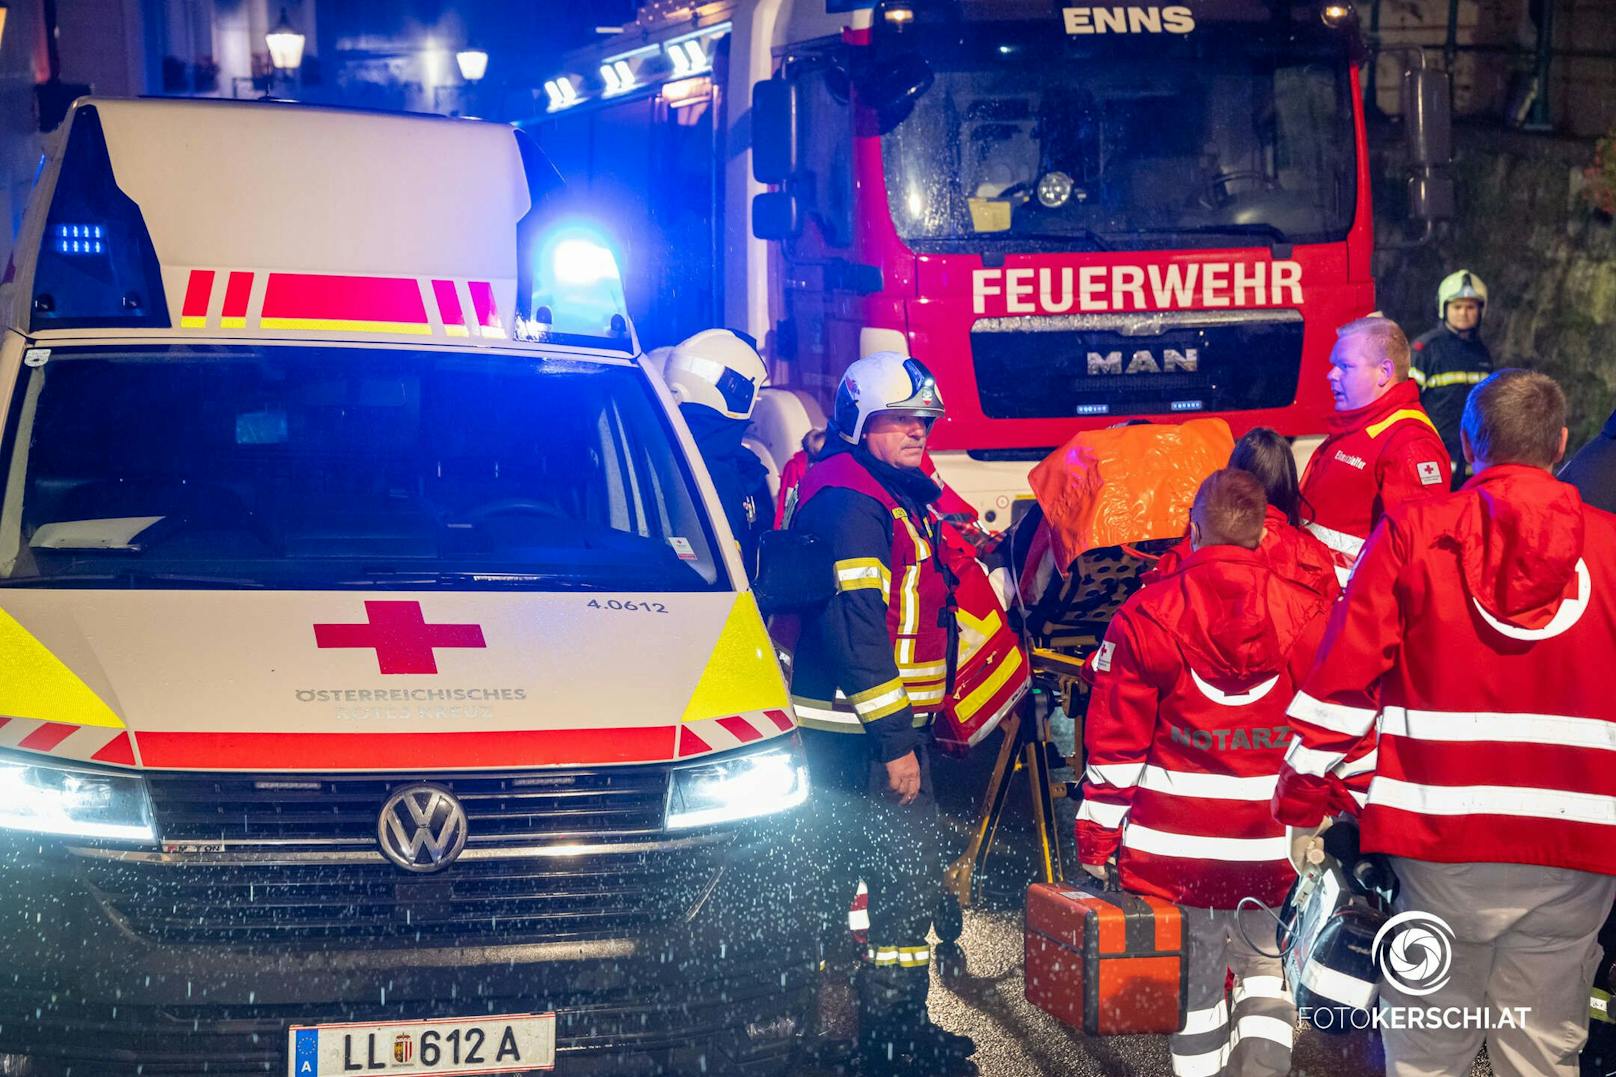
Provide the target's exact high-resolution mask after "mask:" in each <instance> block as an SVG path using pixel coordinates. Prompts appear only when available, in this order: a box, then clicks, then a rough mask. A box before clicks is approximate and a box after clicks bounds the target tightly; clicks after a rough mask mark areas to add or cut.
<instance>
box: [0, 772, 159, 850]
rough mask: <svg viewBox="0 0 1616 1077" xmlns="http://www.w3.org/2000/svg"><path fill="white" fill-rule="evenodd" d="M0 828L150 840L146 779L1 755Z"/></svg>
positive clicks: (153, 829) (154, 836)
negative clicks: (37, 762) (38, 762)
mask: <svg viewBox="0 0 1616 1077" xmlns="http://www.w3.org/2000/svg"><path fill="white" fill-rule="evenodd" d="M0 829H5V830H26V831H30V832H32V833H35V834H56V835H60V836H62V837H69V838H106V839H112V840H117V841H142V842H154V841H156V840H157V832H156V827H155V826H153V824H152V810H151V799H150V798H149V797H148V796H147V795H146V783H145V782H144V781H143V780H142V779H140V778H137V777H133V776H130V775H126V774H117V773H113V772H111V771H104V770H90V769H88V768H84V769H80V768H77V767H67V766H54V765H41V764H36V763H30V762H25V761H23V760H21V759H18V758H17V757H15V756H10V757H6V758H0Z"/></svg>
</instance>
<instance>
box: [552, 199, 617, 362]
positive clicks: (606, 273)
mask: <svg viewBox="0 0 1616 1077" xmlns="http://www.w3.org/2000/svg"><path fill="white" fill-rule="evenodd" d="M535 248H536V249H535V250H534V252H533V255H532V257H533V258H534V262H533V266H534V275H533V296H532V303H531V306H530V308H529V309H531V310H532V311H533V312H534V317H535V319H537V320H539V321H541V322H544V321H545V318H544V316H542V315H540V314H539V311H541V310H543V311H546V312H547V313H548V322H547V329H546V330H545V332H546V333H547V334H551V335H555V336H577V337H587V338H594V339H608V340H616V339H618V338H620V337H621V336H622V335H623V327H624V326H625V325H627V320H628V304H627V303H626V301H625V299H624V296H623V276H622V273H621V271H620V270H619V269H618V266H617V257H616V255H615V254H614V253H613V251H612V247H611V244H610V243H608V242H607V240H606V237H605V236H604V235H603V234H602V233H601V231H600V230H599V229H596V228H593V227H591V226H589V225H587V224H582V223H574V224H568V225H564V226H561V227H557V228H554V229H551V230H549V231H548V232H547V233H546V234H545V235H544V236H543V237H542V238H541V239H540V240H539V242H538V243H537V244H535Z"/></svg>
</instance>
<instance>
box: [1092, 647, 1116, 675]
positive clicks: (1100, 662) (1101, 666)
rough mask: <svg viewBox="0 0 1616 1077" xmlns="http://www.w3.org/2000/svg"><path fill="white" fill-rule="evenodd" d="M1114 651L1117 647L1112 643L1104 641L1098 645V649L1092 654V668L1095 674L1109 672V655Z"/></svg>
mask: <svg viewBox="0 0 1616 1077" xmlns="http://www.w3.org/2000/svg"><path fill="white" fill-rule="evenodd" d="M1116 649H1117V645H1116V644H1115V643H1112V642H1111V641H1110V640H1106V641H1104V642H1103V643H1101V644H1100V649H1099V650H1098V651H1095V652H1094V668H1095V670H1096V672H1099V673H1110V672H1111V653H1112V652H1113V651H1115V650H1116Z"/></svg>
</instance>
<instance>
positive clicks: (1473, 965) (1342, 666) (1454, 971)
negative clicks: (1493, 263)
mask: <svg viewBox="0 0 1616 1077" xmlns="http://www.w3.org/2000/svg"><path fill="white" fill-rule="evenodd" d="M1565 414H1566V412H1565V396H1564V394H1563V393H1562V392H1561V391H1560V387H1559V386H1558V385H1556V384H1555V383H1554V382H1553V381H1552V380H1551V379H1549V378H1547V377H1545V376H1544V375H1542V374H1535V373H1530V372H1528V371H1524V370H1501V371H1499V372H1497V373H1496V374H1493V375H1492V376H1491V377H1489V378H1488V379H1487V380H1486V381H1484V382H1482V383H1481V384H1480V385H1478V386H1477V387H1476V388H1475V389H1474V390H1473V391H1472V392H1471V394H1470V397H1469V400H1468V401H1467V403H1466V404H1465V410H1464V418H1463V422H1462V426H1461V434H1462V448H1463V450H1464V456H1465V460H1466V462H1467V463H1469V464H1470V465H1471V467H1472V469H1473V471H1474V473H1475V477H1474V478H1472V479H1470V480H1469V481H1468V482H1466V483H1465V484H1464V486H1463V487H1462V488H1461V489H1460V490H1459V491H1458V492H1456V493H1453V494H1448V495H1444V496H1442V497H1440V498H1436V499H1432V500H1429V501H1421V502H1419V503H1416V504H1410V505H1404V506H1401V507H1398V508H1393V509H1392V510H1391V511H1390V512H1389V513H1388V514H1387V516H1386V518H1385V519H1384V520H1383V521H1382V522H1381V523H1380V525H1379V526H1378V527H1377V528H1376V529H1375V532H1374V535H1373V536H1372V537H1371V538H1370V540H1369V544H1368V545H1367V546H1366V547H1365V548H1364V552H1363V557H1362V558H1361V559H1360V561H1359V563H1358V568H1357V571H1356V572H1355V574H1354V575H1353V578H1352V582H1351V583H1350V584H1349V585H1348V587H1347V592H1346V596H1345V597H1344V598H1343V600H1342V601H1341V602H1339V603H1338V604H1337V605H1336V608H1335V610H1334V611H1333V612H1332V613H1331V617H1330V624H1329V629H1328V631H1327V634H1326V637H1325V643H1324V645H1323V647H1322V648H1321V650H1320V653H1319V660H1318V664H1317V665H1316V666H1315V667H1314V668H1313V670H1312V671H1311V672H1310V673H1309V674H1308V676H1307V679H1306V681H1305V682H1304V684H1303V687H1302V692H1301V693H1300V694H1298V695H1297V697H1296V699H1295V701H1294V702H1293V703H1292V704H1291V707H1290V716H1291V719H1292V721H1293V723H1294V725H1295V726H1296V729H1297V731H1298V732H1299V733H1300V738H1299V739H1298V740H1297V741H1296V742H1295V743H1293V744H1292V745H1291V748H1290V751H1289V752H1288V753H1287V755H1286V769H1285V770H1284V771H1283V772H1282V773H1281V775H1280V780H1279V789H1278V791H1277V793H1276V795H1275V800H1274V810H1275V813H1276V815H1277V817H1278V818H1279V819H1280V820H1281V821H1283V822H1285V823H1288V824H1291V825H1293V826H1298V827H1307V826H1314V825H1316V824H1318V823H1319V821H1320V818H1321V816H1322V815H1323V814H1325V811H1326V808H1327V806H1328V805H1329V804H1330V803H1333V802H1334V798H1337V797H1338V792H1337V791H1336V790H1334V789H1332V779H1330V778H1327V777H1322V775H1325V774H1327V772H1328V771H1329V770H1330V768H1332V767H1333V766H1335V764H1336V762H1337V761H1338V760H1340V759H1341V757H1342V755H1343V753H1345V752H1348V751H1349V750H1357V749H1359V748H1361V746H1362V744H1363V742H1364V741H1366V740H1368V739H1369V738H1372V737H1374V736H1375V733H1374V730H1375V729H1376V727H1377V724H1378V730H1379V733H1378V746H1377V761H1376V767H1375V773H1374V778H1373V780H1372V782H1371V784H1370V786H1369V799H1368V804H1367V806H1366V807H1365V808H1364V810H1363V814H1362V821H1361V828H1362V847H1363V848H1364V849H1365V850H1366V851H1369V852H1381V853H1388V854H1391V856H1392V857H1393V860H1392V863H1393V866H1394V868H1395V870H1396V872H1397V875H1398V878H1399V879H1400V880H1401V883H1402V891H1401V894H1400V896H1399V898H1398V901H1397V910H1398V912H1400V913H1419V914H1423V915H1425V916H1430V915H1432V914H1434V915H1435V916H1436V917H1439V918H1440V919H1441V920H1442V921H1445V928H1444V927H1443V926H1441V925H1436V926H1433V925H1432V924H1431V923H1429V922H1426V923H1425V924H1424V925H1423V928H1424V931H1425V934H1424V935H1423V937H1422V939H1421V940H1420V945H1419V946H1411V947H1409V948H1407V949H1406V950H1405V952H1403V953H1402V954H1401V957H1400V959H1396V958H1397V955H1396V954H1393V958H1394V959H1393V960H1391V961H1390V964H1391V966H1392V967H1391V968H1388V961H1385V960H1383V961H1382V970H1383V972H1384V973H1385V982H1384V984H1383V990H1382V994H1381V1007H1382V1011H1383V1014H1386V1012H1387V1011H1389V1010H1395V1009H1405V1008H1408V1009H1420V1010H1424V1011H1426V1012H1427V1013H1430V1012H1431V1009H1432V1008H1436V1009H1437V1010H1439V1011H1442V1012H1444V1013H1446V1012H1448V1010H1449V1008H1456V1009H1455V1010H1453V1012H1454V1013H1455V1014H1458V1015H1459V1019H1457V1020H1449V1019H1447V1018H1444V1019H1443V1020H1442V1021H1439V1022H1436V1027H1422V1028H1416V1027H1402V1026H1404V1025H1408V1026H1412V1024H1413V1022H1412V1021H1401V1020H1396V1021H1393V1022H1392V1023H1384V1022H1383V1027H1382V1036H1383V1038H1384V1041H1385V1045H1386V1061H1387V1072H1388V1073H1390V1074H1393V1075H1394V1077H1425V1075H1437V1074H1468V1073H1469V1072H1470V1064H1471V1060H1472V1059H1473V1058H1474V1057H1475V1054H1476V1050H1477V1048H1478V1047H1480V1046H1481V1043H1482V1040H1483V1037H1485V1039H1486V1042H1487V1053H1488V1056H1489V1057H1490V1058H1491V1060H1492V1068H1493V1073H1495V1074H1498V1075H1500V1077H1503V1075H1506V1074H1531V1075H1533V1077H1541V1075H1546V1074H1564V1075H1567V1077H1570V1075H1573V1074H1575V1073H1576V1072H1577V1055H1578V1053H1579V1052H1580V1051H1581V1049H1582V1045H1583V1042H1584V1040H1585V1038H1586V1034H1587V1018H1588V989H1589V984H1590V981H1591V979H1592V975H1593V963H1594V961H1595V960H1596V959H1597V953H1598V950H1597V945H1596V939H1595V937H1596V934H1597V932H1598V930H1599V926H1600V924H1601V923H1602V922H1603V921H1604V919H1605V915H1606V914H1607V913H1608V912H1609V911H1610V908H1611V903H1612V901H1613V900H1616V777H1613V775H1616V766H1613V763H1616V693H1613V692H1612V691H1611V663H1612V660H1613V658H1616V516H1611V515H1610V514H1608V513H1605V512H1601V511H1600V510H1598V509H1592V508H1589V507H1587V506H1585V505H1584V504H1583V503H1582V500H1581V498H1580V497H1579V496H1578V494H1577V491H1576V489H1575V488H1574V487H1571V486H1569V485H1567V484H1565V483H1562V482H1560V481H1558V480H1557V479H1555V478H1554V476H1553V475H1552V474H1551V473H1550V472H1549V468H1551V467H1553V466H1554V464H1555V463H1556V462H1557V461H1558V460H1559V459H1560V457H1561V455H1562V454H1563V453H1564V451H1565V442H1566V430H1565ZM1449 934H1451V939H1452V941H1451V944H1449V945H1448V946H1446V947H1444V945H1443V944H1444V943H1445V942H1446V941H1447V940H1446V938H1443V937H1442V936H1447V935H1449ZM1388 941H1389V943H1390V944H1391V946H1392V947H1394V948H1395V947H1396V946H1397V939H1395V938H1391V937H1388ZM1444 949H1448V950H1451V964H1449V963H1447V962H1443V961H1441V957H1442V951H1443V950H1444ZM1420 950H1425V951H1429V953H1430V954H1431V955H1432V957H1433V958H1434V959H1435V960H1434V961H1433V963H1432V965H1431V967H1430V968H1428V969H1421V968H1420V965H1421V962H1420V961H1419V960H1417V958H1419V957H1421V956H1422V955H1421V953H1419V952H1417V951H1420ZM1394 972H1395V973H1396V977H1395V978H1394V977H1393V973H1394ZM1399 984H1401V985H1402V987H1401V988H1400V987H1399ZM1522 1007H1525V1008H1527V1010H1526V1012H1525V1013H1524V1014H1522V1012H1521V1008H1522ZM1466 1010H1468V1011H1472V1012H1475V1013H1482V1012H1484V1013H1485V1014H1490V1015H1491V1020H1488V1021H1482V1020H1476V1021H1469V1020H1465V1019H1463V1012H1464V1011H1466ZM1505 1012H1510V1013H1511V1016H1512V1017H1513V1018H1514V1020H1510V1021H1504V1020H1502V1015H1503V1014H1504V1013H1505ZM1422 1023H1424V1024H1427V1025H1429V1024H1431V1022H1422ZM1456 1024H1457V1025H1458V1026H1459V1027H1453V1026H1454V1025H1456Z"/></svg>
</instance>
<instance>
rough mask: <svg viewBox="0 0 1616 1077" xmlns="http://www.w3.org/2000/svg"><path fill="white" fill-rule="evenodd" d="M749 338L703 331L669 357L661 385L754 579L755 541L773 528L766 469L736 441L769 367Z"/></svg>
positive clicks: (749, 419)
mask: <svg viewBox="0 0 1616 1077" xmlns="http://www.w3.org/2000/svg"><path fill="white" fill-rule="evenodd" d="M749 339H750V338H748V339H742V337H741V336H740V334H738V333H734V332H731V331H730V330H728V329H703V330H702V331H701V332H699V333H697V334H695V335H694V336H692V337H689V338H687V339H685V340H683V341H681V342H680V343H679V345H678V346H677V347H675V348H674V349H673V350H672V351H671V352H670V353H669V354H668V360H667V365H666V366H665V367H664V368H663V372H662V379H663V381H665V382H666V383H667V385H668V391H669V392H670V393H672V394H673V398H674V399H675V400H677V401H678V402H679V414H680V415H683V416H684V419H685V425H687V426H689V427H690V436H691V437H693V438H695V439H696V448H698V449H699V450H701V459H702V463H704V464H706V465H707V474H708V475H710V476H712V480H713V487H714V489H716V490H717V491H718V500H719V503H720V504H722V505H723V506H724V518H725V519H726V520H728V521H729V529H730V531H731V532H732V533H733V534H734V535H735V541H736V543H737V544H738V545H739V546H740V549H741V560H742V561H743V562H744V563H745V564H746V571H747V574H748V575H752V574H754V573H756V572H757V551H758V540H759V539H760V538H761V537H762V536H763V533H764V532H765V531H768V530H769V529H770V527H771V525H772V524H773V523H774V516H773V508H774V499H773V498H772V497H771V496H770V494H769V469H768V468H766V467H764V466H763V461H761V460H759V459H758V458H757V455H756V454H755V453H753V452H752V450H751V449H748V448H747V447H746V446H745V445H744V444H742V442H741V438H742V437H743V436H745V434H746V429H747V426H748V424H750V423H751V421H752V410H753V409H754V408H755V407H757V398H758V390H760V389H762V388H763V386H764V385H765V384H767V382H768V380H769V379H768V368H767V367H765V366H764V364H763V357H762V356H760V355H758V353H757V349H756V348H754V347H753V346H752V345H751V344H750V343H749Z"/></svg>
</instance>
